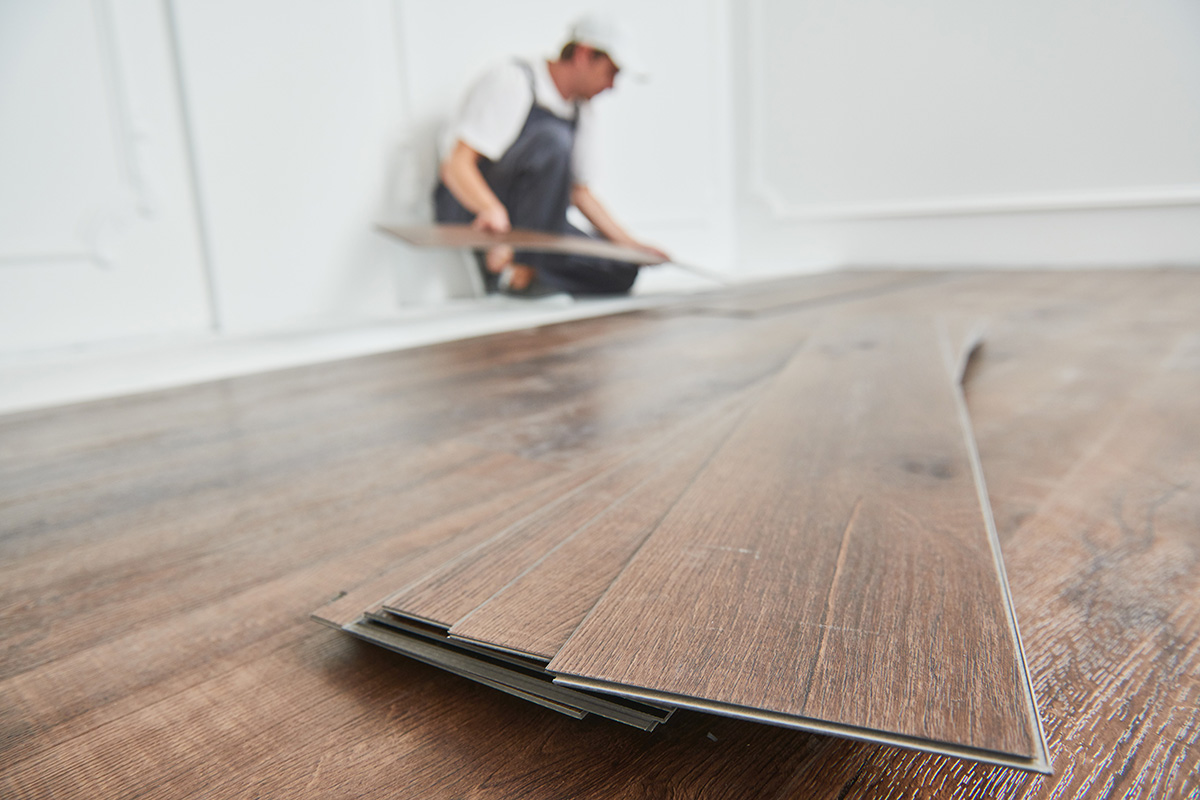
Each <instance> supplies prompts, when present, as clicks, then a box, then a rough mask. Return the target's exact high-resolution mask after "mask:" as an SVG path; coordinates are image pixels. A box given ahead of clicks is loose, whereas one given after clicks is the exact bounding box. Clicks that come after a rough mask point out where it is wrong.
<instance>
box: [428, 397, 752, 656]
mask: <svg viewBox="0 0 1200 800" xmlns="http://www.w3.org/2000/svg"><path fill="white" fill-rule="evenodd" d="M744 408H745V403H743V402H737V403H732V404H729V405H727V406H725V407H723V408H721V409H720V410H719V411H718V413H716V414H715V415H711V418H710V419H707V420H705V421H703V423H702V424H701V426H700V428H699V430H695V429H692V428H690V429H689V431H688V433H687V434H686V436H685V438H684V440H683V441H678V442H672V443H670V445H669V446H668V447H665V448H661V449H663V450H664V451H665V452H663V454H662V455H661V457H659V458H656V459H655V462H654V470H655V472H654V473H653V474H651V475H649V476H648V477H647V478H645V479H644V480H643V481H642V482H641V483H640V484H638V485H637V486H635V487H634V488H633V489H631V490H630V491H629V492H628V493H626V494H625V495H624V496H622V497H619V498H617V499H616V500H615V501H614V502H613V503H612V504H611V505H609V506H608V507H607V508H606V509H605V510H604V511H602V512H601V513H600V514H598V515H597V516H596V517H594V518H593V519H592V520H591V521H590V522H588V523H587V524H585V525H582V526H580V527H579V528H578V529H576V530H575V531H574V532H573V533H571V534H570V535H569V536H565V537H563V538H561V539H560V540H559V541H558V542H557V543H556V544H555V545H554V546H553V547H552V548H550V549H549V550H548V551H547V552H545V553H544V554H543V555H542V556H541V557H540V558H539V559H538V560H537V561H536V562H534V563H533V564H531V565H530V566H529V568H528V569H526V570H524V571H523V572H520V573H514V572H507V573H502V576H503V577H508V582H507V584H500V585H499V586H498V588H496V590H495V591H494V592H493V593H492V594H491V595H490V597H489V598H488V599H487V600H486V601H484V602H483V603H481V604H480V605H478V606H477V607H476V608H475V609H474V610H472V611H470V612H469V613H467V614H466V615H464V616H463V617H461V618H460V619H459V620H458V621H457V622H455V623H454V625H453V626H452V627H451V628H450V635H451V636H454V637H458V638H461V639H466V640H470V641H474V642H479V643H481V644H485V645H488V646H491V647H496V648H499V649H501V650H507V651H512V652H517V653H522V654H525V655H530V656H536V657H539V658H543V659H546V660H547V661H548V660H550V658H552V657H553V656H554V654H555V653H557V652H558V650H559V648H560V647H562V645H563V644H564V643H565V642H566V641H567V638H568V637H569V636H570V635H571V633H572V631H574V630H575V628H576V627H577V626H578V625H579V623H580V622H582V621H583V618H584V616H585V615H586V614H587V612H588V611H590V610H591V608H592V606H594V605H595V604H596V601H597V600H598V599H599V598H600V596H601V595H602V594H603V593H604V590H605V589H607V588H608V585H609V584H610V583H612V580H613V579H614V578H615V577H616V576H617V574H618V573H619V572H620V571H621V569H622V568H623V567H624V566H625V564H626V563H627V562H628V561H629V558H630V557H631V556H632V555H633V554H634V553H635V552H636V551H637V549H638V548H639V547H640V546H641V544H642V542H644V541H645V539H646V537H647V536H649V535H650V533H651V532H652V531H653V530H654V529H655V527H657V525H658V523H659V522H660V521H661V520H662V518H663V517H664V516H665V515H666V514H667V512H669V511H670V510H671V508H672V507H673V506H674V505H675V503H676V502H677V501H678V500H679V497H680V495H681V494H682V493H683V492H684V491H685V490H686V489H687V488H688V486H689V485H691V482H692V481H693V480H694V479H695V477H696V475H697V474H698V473H699V472H700V471H701V470H702V469H703V467H704V465H705V464H706V463H707V462H708V459H709V458H711V456H712V454H713V452H714V451H715V449H716V448H718V447H719V446H720V445H721V444H722V443H723V442H724V441H725V438H726V437H727V436H728V435H729V433H730V432H731V431H732V429H733V427H734V425H735V424H736V423H737V422H738V420H739V419H740V418H741V414H742V413H743V411H744ZM489 588H490V587H489Z"/></svg>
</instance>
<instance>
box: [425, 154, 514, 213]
mask: <svg viewBox="0 0 1200 800" xmlns="http://www.w3.org/2000/svg"><path fill="white" fill-rule="evenodd" d="M441 178H442V183H444V184H446V188H447V189H449V190H450V193H451V194H453V195H454V197H455V198H456V199H457V200H458V202H460V203H462V204H463V207H464V208H466V209H467V210H468V211H470V212H472V213H474V214H475V221H474V222H473V223H472V224H471V227H473V228H475V229H476V230H481V231H489V232H491V233H507V232H508V231H510V230H512V223H511V222H510V221H509V219H508V210H507V209H506V208H505V207H504V204H503V203H501V202H500V198H498V197H496V193H495V192H493V191H492V189H491V187H490V186H488V185H487V181H485V180H484V179H483V173H482V172H480V171H479V153H478V152H477V151H475V150H474V149H472V148H471V146H470V145H468V144H467V143H466V142H464V141H462V140H461V139H460V140H459V141H458V142H456V143H455V145H454V149H453V150H452V151H451V152H450V155H448V156H446V158H445V160H444V161H442V166H441Z"/></svg>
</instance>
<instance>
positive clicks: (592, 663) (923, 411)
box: [549, 318, 1047, 769]
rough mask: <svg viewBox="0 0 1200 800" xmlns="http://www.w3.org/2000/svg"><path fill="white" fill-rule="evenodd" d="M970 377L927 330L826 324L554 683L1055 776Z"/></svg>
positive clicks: (559, 667)
mask: <svg viewBox="0 0 1200 800" xmlns="http://www.w3.org/2000/svg"><path fill="white" fill-rule="evenodd" d="M957 370H958V359H957V354H956V353H955V352H954V351H953V348H952V347H951V346H950V345H949V343H948V342H947V341H946V335H945V333H944V332H943V333H942V334H940V335H939V333H938V332H937V331H936V330H935V328H934V326H933V325H932V324H929V323H928V322H927V321H919V320H914V319H906V318H893V319H867V320H858V319H850V320H835V321H833V322H832V323H830V324H828V326H827V327H825V328H823V329H822V330H821V331H819V332H818V333H817V334H814V336H813V337H812V338H810V340H809V341H808V342H807V343H806V345H805V346H804V347H803V348H801V349H800V350H799V351H798V352H797V353H796V355H795V357H794V358H793V359H792V361H791V363H790V364H789V365H788V366H787V368H785V370H784V371H783V372H782V373H781V374H780V375H779V376H778V377H777V378H776V379H775V380H774V382H773V383H772V385H771V386H770V387H768V388H767V389H765V390H764V394H763V396H762V398H761V399H760V400H759V401H758V402H757V404H756V405H755V406H754V408H753V409H752V410H751V411H750V412H749V413H748V415H747V417H746V418H745V419H744V420H743V422H742V423H741V425H740V426H739V427H738V428H737V430H736V431H735V432H734V433H733V434H732V435H731V437H730V438H729V440H728V441H727V442H726V443H725V444H724V445H723V447H722V448H721V449H720V450H719V451H718V453H717V454H716V455H715V456H714V457H713V458H712V460H711V461H710V462H709V463H708V465H707V466H706V467H705V469H704V470H703V472H702V473H701V474H700V475H699V477H697V479H696V481H695V482H694V483H693V484H692V486H691V487H690V488H689V490H688V491H687V492H686V493H685V494H684V496H683V497H682V498H681V499H680V501H679V503H678V504H677V505H676V506H675V507H674V509H673V510H672V512H671V513H670V514H668V515H667V517H666V518H665V519H664V520H663V522H662V524H661V525H660V526H659V527H658V528H657V530H655V531H654V533H653V534H651V535H650V537H649V538H648V539H647V541H646V543H645V544H644V545H643V546H642V548H641V549H640V550H639V551H638V553H637V554H636V555H635V556H634V558H633V559H632V561H631V562H630V563H629V565H628V566H627V567H626V569H625V570H624V571H623V572H622V573H621V575H620V577H618V578H617V579H616V580H615V581H614V582H613V584H612V585H611V586H610V588H609V590H608V591H607V592H606V594H605V595H604V597H603V598H602V599H601V600H600V601H599V603H597V605H596V606H595V608H593V610H592V612H591V613H590V614H589V615H588V617H587V618H586V619H585V620H584V622H583V623H582V625H581V626H580V627H579V628H578V629H577V630H576V631H575V632H574V634H573V635H572V637H571V638H570V640H569V641H568V642H567V643H566V645H565V646H564V647H563V648H562V649H561V650H560V651H559V653H558V654H557V655H556V656H555V658H554V659H553V660H552V661H551V663H550V667H549V669H550V671H552V672H556V673H559V674H560V675H562V676H564V677H563V679H564V682H569V681H572V680H574V681H576V682H577V685H587V686H588V687H589V688H594V689H598V688H601V687H603V688H604V689H605V690H608V691H614V692H621V691H625V689H622V687H627V691H628V695H629V696H640V697H641V698H642V699H645V698H647V697H650V696H652V695H653V696H654V697H655V699H658V700H660V701H662V702H675V703H678V704H681V705H683V704H685V703H684V702H683V701H684V700H685V699H689V698H690V699H691V700H692V702H691V705H692V707H701V706H703V707H704V708H705V710H710V711H716V710H718V709H722V710H723V711H722V713H728V714H730V715H734V716H744V717H746V718H752V719H754V718H757V719H760V720H768V721H774V722H776V723H777V724H783V721H788V720H790V721H791V723H792V724H794V725H796V726H797V727H805V728H807V729H813V726H812V724H811V723H812V721H813V720H818V721H821V722H823V723H829V724H831V725H834V726H837V727H838V728H839V729H841V730H843V731H853V730H858V731H864V730H865V731H879V732H884V733H886V734H888V736H889V737H890V739H891V740H893V743H895V742H897V741H900V740H903V741H907V742H909V743H910V744H911V745H912V746H916V747H921V748H922V749H929V748H930V745H929V743H936V745H935V747H934V749H936V746H940V745H946V747H944V749H943V750H942V752H945V753H947V754H955V755H960V754H964V753H968V752H969V753H975V754H980V753H983V752H990V753H996V754H1003V755H1005V756H1008V757H1009V759H1008V761H1009V762H1010V763H1019V764H1020V765H1022V766H1025V767H1026V768H1034V769H1045V768H1046V766H1047V758H1046V755H1045V750H1044V743H1043V742H1042V741H1041V738H1040V734H1039V729H1038V723H1037V720H1036V711H1035V710H1034V708H1033V703H1032V699H1031V697H1030V696H1029V692H1028V682H1027V678H1026V672H1025V666H1024V661H1023V657H1022V654H1021V651H1020V646H1019V640H1018V637H1017V632H1016V629H1015V624H1014V621H1013V617H1012V614H1011V608H1010V607H1009V602H1008V597H1007V592H1006V587H1005V584H1004V580H1003V575H1002V571H1001V568H1000V566H999V565H998V563H997V561H996V555H997V552H996V550H995V549H994V533H993V532H992V531H991V530H989V524H988V523H989V517H988V512H987V510H986V508H981V503H980V500H981V497H985V495H984V494H983V493H982V487H981V486H980V485H978V483H977V475H976V470H975V468H974V464H973V460H972V458H973V451H972V449H971V447H970V444H969V432H968V431H965V430H964V428H963V424H964V420H963V419H962V418H961V415H960V411H959V404H960V398H959V395H958V388H957V386H956V383H955V380H956V378H957V374H956V373H957ZM668 698H669V699H668ZM746 710H750V711H749V712H747V711H746Z"/></svg>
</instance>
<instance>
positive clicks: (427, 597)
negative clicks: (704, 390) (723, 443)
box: [383, 400, 736, 628]
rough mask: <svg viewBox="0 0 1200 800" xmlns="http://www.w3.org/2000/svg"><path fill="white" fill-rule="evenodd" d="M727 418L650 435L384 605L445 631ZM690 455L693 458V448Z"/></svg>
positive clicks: (721, 410) (714, 435)
mask: <svg viewBox="0 0 1200 800" xmlns="http://www.w3.org/2000/svg"><path fill="white" fill-rule="evenodd" d="M734 402H735V403H736V400H735V401H734ZM729 413H730V404H728V403H721V404H719V405H718V406H717V408H716V409H710V410H708V411H706V412H705V413H702V414H700V415H699V416H698V417H696V418H695V419H687V420H685V421H684V422H682V423H680V424H677V425H675V426H673V427H672V428H671V429H669V430H668V431H666V432H663V433H660V434H658V435H656V436H652V437H647V438H646V440H644V441H643V442H641V443H640V445H639V446H638V448H637V449H636V450H635V452H634V453H633V454H632V455H630V456H629V457H628V458H626V459H624V460H622V461H620V462H619V463H617V464H615V465H613V466H612V467H611V468H610V469H607V470H605V471H604V472H602V473H600V474H598V475H596V477H594V478H592V479H591V480H588V481H587V482H585V483H580V484H579V485H578V486H576V487H575V488H573V489H572V490H571V491H569V492H564V493H562V494H560V495H559V496H558V497H555V498H554V499H553V501H551V502H549V503H546V504H545V505H544V506H543V507H542V508H540V509H538V510H537V511H536V512H534V513H532V514H529V515H528V516H526V517H524V518H522V519H520V520H518V521H517V522H515V523H513V524H512V525H509V526H508V527H507V528H504V529H503V530H500V531H499V532H497V533H496V535H494V536H492V537H491V538H489V539H488V540H486V541H483V542H480V543H479V544H478V545H477V546H475V547H473V548H471V549H470V550H468V551H467V552H465V553H463V554H461V555H460V556H458V557H456V558H454V559H452V560H450V561H448V562H447V563H446V564H444V565H443V566H441V567H439V568H438V569H435V570H433V571H431V572H430V573H428V574H427V575H423V576H421V577H420V578H418V579H417V580H415V581H413V582H412V583H411V584H409V585H408V586H406V587H404V588H402V589H400V590H399V591H397V592H395V593H394V594H392V595H391V596H390V597H388V598H387V599H386V600H385V601H384V602H383V607H384V608H386V609H387V610H389V611H391V612H393V613H396V614H400V615H402V616H406V617H411V618H412V619H415V620H420V621H422V622H427V623H431V624H434V625H441V626H444V627H446V628H449V627H450V626H452V625H454V624H456V623H457V622H458V621H459V620H461V619H463V618H464V617H466V616H467V615H468V614H470V613H471V612H472V611H473V610H474V609H476V608H477V607H478V606H480V605H482V604H483V603H485V602H487V600H488V599H489V598H491V597H492V596H494V595H495V594H496V593H497V592H499V591H500V590H502V589H503V588H504V587H505V586H507V585H508V584H509V583H511V582H512V581H513V580H515V579H516V578H518V577H520V576H521V575H522V574H524V573H525V572H526V571H527V570H528V569H530V568H531V567H533V566H534V565H535V564H537V563H538V561H540V560H541V559H542V558H544V557H545V555H546V554H547V553H548V552H550V551H551V550H553V549H554V548H555V547H557V546H558V545H559V544H561V543H562V542H563V541H564V540H566V539H568V538H570V537H571V536H573V535H574V534H575V533H576V532H578V531H580V530H581V529H584V528H588V527H591V526H593V525H595V524H597V522H598V521H599V520H600V519H601V518H603V517H604V516H606V512H607V511H608V510H609V509H611V508H612V507H613V506H619V505H622V504H623V503H624V502H625V501H626V500H628V499H629V498H630V496H631V495H635V494H638V493H639V490H642V489H644V487H645V486H646V485H647V484H648V483H649V482H652V481H654V479H655V478H656V477H657V476H658V475H659V474H660V473H662V472H663V471H664V470H667V469H671V467H673V466H674V464H675V461H676V460H677V453H676V451H678V450H679V448H681V447H684V446H685V445H686V443H688V442H697V441H698V442H700V443H701V444H702V446H704V445H707V446H711V445H712V443H714V442H715V441H716V440H718V439H719V438H720V436H721V435H723V433H724V430H723V426H722V424H721V421H722V420H723V419H725V418H726V417H727V416H728V414H729ZM688 454H689V455H690V454H692V451H691V450H690V449H689V450H688ZM701 457H702V456H701ZM584 610H585V611H586V609H584Z"/></svg>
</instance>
